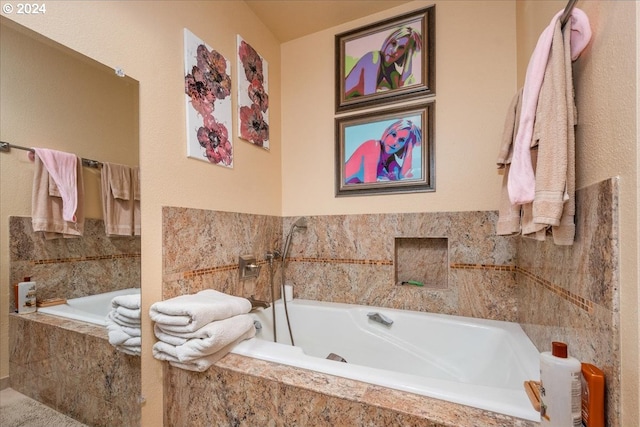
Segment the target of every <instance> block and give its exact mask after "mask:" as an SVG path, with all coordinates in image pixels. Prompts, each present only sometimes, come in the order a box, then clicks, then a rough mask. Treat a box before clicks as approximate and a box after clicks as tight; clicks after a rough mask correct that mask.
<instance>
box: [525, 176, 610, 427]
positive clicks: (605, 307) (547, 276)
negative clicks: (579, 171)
mask: <svg viewBox="0 0 640 427" xmlns="http://www.w3.org/2000/svg"><path fill="white" fill-rule="evenodd" d="M618 185H619V183H618V179H617V178H612V179H610V180H606V181H603V182H600V183H597V184H594V185H591V186H589V187H587V188H584V189H581V190H579V191H578V192H577V194H576V202H577V212H576V225H577V229H576V240H575V243H574V244H573V246H555V245H554V244H553V243H552V242H550V241H545V242H538V241H535V240H530V239H521V240H520V242H519V244H518V250H517V254H518V256H517V265H518V272H519V274H518V279H517V280H518V288H517V289H518V300H519V315H518V322H519V323H520V324H521V325H522V327H523V329H524V330H525V332H526V333H527V335H529V337H530V338H531V340H532V341H533V342H534V344H535V345H536V347H537V348H538V350H540V351H550V350H551V342H552V341H563V342H566V343H567V345H568V346H569V354H570V355H571V356H573V357H575V358H577V359H578V360H581V361H582V362H587V363H591V364H593V365H596V366H597V367H599V368H600V369H602V370H603V371H604V373H605V378H606V398H607V408H606V414H607V425H609V426H617V425H619V420H620V402H619V400H620V331H619V325H620V313H619V293H618V290H619V257H618V245H619V242H618V191H619V187H618Z"/></svg>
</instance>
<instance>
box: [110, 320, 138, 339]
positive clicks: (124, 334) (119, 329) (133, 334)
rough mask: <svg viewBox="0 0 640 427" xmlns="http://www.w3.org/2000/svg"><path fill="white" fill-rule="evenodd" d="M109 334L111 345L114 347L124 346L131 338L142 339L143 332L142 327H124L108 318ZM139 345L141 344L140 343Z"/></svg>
mask: <svg viewBox="0 0 640 427" xmlns="http://www.w3.org/2000/svg"><path fill="white" fill-rule="evenodd" d="M106 323H107V332H108V334H109V343H111V344H112V345H120V344H124V343H125V342H126V341H127V340H129V339H130V338H140V337H141V336H142V330H141V329H140V327H137V328H135V327H129V326H122V325H118V324H117V323H114V322H113V321H112V320H110V319H109V317H108V316H107V322H106ZM138 345H139V343H138Z"/></svg>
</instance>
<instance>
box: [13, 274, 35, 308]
mask: <svg viewBox="0 0 640 427" xmlns="http://www.w3.org/2000/svg"><path fill="white" fill-rule="evenodd" d="M16 311H17V312H18V314H26V313H33V312H35V311H36V282H33V281H32V280H31V278H30V277H25V278H24V281H22V282H20V283H18V284H17V285H16Z"/></svg>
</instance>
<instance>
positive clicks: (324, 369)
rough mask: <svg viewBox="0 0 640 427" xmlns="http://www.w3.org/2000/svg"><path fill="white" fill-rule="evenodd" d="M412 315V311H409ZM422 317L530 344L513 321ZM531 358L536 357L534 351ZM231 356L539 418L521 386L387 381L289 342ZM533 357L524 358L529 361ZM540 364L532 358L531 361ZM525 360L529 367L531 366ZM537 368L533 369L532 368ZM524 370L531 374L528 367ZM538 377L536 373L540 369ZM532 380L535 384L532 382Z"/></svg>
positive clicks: (255, 344) (404, 377) (259, 344)
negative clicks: (500, 330) (491, 329)
mask: <svg viewBox="0 0 640 427" xmlns="http://www.w3.org/2000/svg"><path fill="white" fill-rule="evenodd" d="M288 304H294V305H305V304H306V305H312V306H313V305H319V306H326V305H335V306H338V307H339V308H346V307H350V308H353V307H366V308H367V309H372V310H373V309H379V310H384V311H391V312H393V311H398V312H402V311H411V310H400V309H392V308H385V307H373V306H362V305H357V304H346V303H333V302H325V301H315V300H304V299H294V300H293V301H291V302H288ZM276 305H282V300H278V301H276ZM411 312H415V311H411ZM418 313H420V314H424V315H427V316H433V317H437V318H441V319H442V318H444V319H453V320H456V321H460V322H463V323H472V324H478V323H479V324H481V325H484V326H495V325H498V324H499V325H501V326H503V327H505V328H506V329H507V332H509V334H510V335H511V334H513V335H511V336H513V337H515V339H516V340H517V341H522V340H526V342H525V344H527V345H530V347H532V349H535V346H534V345H533V343H532V342H531V340H530V339H529V338H528V336H527V335H526V333H525V332H524V330H523V329H522V327H521V326H520V325H519V324H518V323H515V322H507V321H502V320H491V319H480V318H471V317H465V316H457V315H446V314H440V313H429V312H418ZM535 351H536V355H537V354H538V353H537V349H536V350H535ZM231 352H232V353H234V354H238V355H241V356H246V357H250V358H255V359H260V360H265V361H267V362H272V363H277V364H281V365H285V366H291V367H294V368H300V369H305V370H310V371H314V372H320V373H322V374H326V375H333V376H337V377H342V378H348V379H351V380H355V381H360V382H363V383H368V384H374V385H378V386H382V387H387V388H391V389H395V390H400V391H404V392H409V393H413V394H417V395H421V396H426V397H431V398H435V399H439V400H444V401H447V402H451V403H455V404H460V405H465V406H471V407H474V408H478V409H483V410H487V411H491V412H494V413H497V414H502V415H507V416H512V417H516V418H520V419H524V420H528V421H534V422H540V414H539V412H537V411H536V410H535V409H534V408H533V406H532V405H531V403H530V401H529V398H528V396H527V394H526V392H525V389H524V384H523V387H522V388H521V389H520V390H518V391H514V390H513V389H504V388H498V387H490V386H482V385H473V384H461V383H456V382H454V381H449V380H443V379H434V378H427V379H425V378H424V377H419V378H420V379H419V380H417V378H418V377H416V376H414V375H410V374H405V373H398V372H393V375H392V376H391V377H390V376H389V372H392V371H386V370H383V369H377V368H369V367H364V366H360V365H355V364H348V363H342V362H336V361H332V360H327V359H323V358H320V357H315V356H309V355H306V354H304V352H303V350H302V349H301V348H299V347H292V346H290V345H288V344H281V343H274V342H272V341H267V340H264V339H261V338H257V337H254V338H251V339H249V340H245V341H243V342H241V343H239V344H238V345H237V346H235V347H234V349H233V350H232V351H231ZM532 357H533V354H532V355H531V356H530V357H529V358H530V359H532ZM537 360H539V359H538V358H537V357H536V361H537ZM532 362H533V359H532V360H529V363H532ZM536 366H537V365H536ZM530 368H531V369H529V371H530V372H532V367H530ZM537 372H538V375H539V371H537ZM531 380H537V377H536V376H535V375H534V378H531Z"/></svg>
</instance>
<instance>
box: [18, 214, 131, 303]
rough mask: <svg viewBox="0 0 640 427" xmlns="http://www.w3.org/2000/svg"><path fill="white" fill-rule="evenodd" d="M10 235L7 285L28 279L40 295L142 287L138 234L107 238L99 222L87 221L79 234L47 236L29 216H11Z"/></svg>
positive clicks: (67, 296) (76, 294) (68, 295)
mask: <svg viewBox="0 0 640 427" xmlns="http://www.w3.org/2000/svg"><path fill="white" fill-rule="evenodd" d="M9 237H10V249H9V251H10V252H9V257H10V270H11V271H10V281H9V283H10V286H13V285H14V284H16V283H18V282H21V281H22V279H23V278H24V277H27V276H28V277H31V280H34V281H35V282H36V286H37V289H36V293H37V297H38V299H48V298H65V299H70V298H78V297H83V296H87V295H95V294H100V293H104V292H109V291H113V290H118V289H127V288H139V287H140V237H139V236H138V237H107V236H106V235H105V233H104V222H103V221H102V220H97V219H87V220H85V232H84V236H82V237H80V238H72V239H53V240H46V239H44V238H43V237H42V236H41V234H40V233H38V234H36V233H34V232H33V229H32V227H31V218H30V217H10V218H9ZM9 295H10V307H14V301H13V299H14V296H13V295H14V294H13V292H10V293H9Z"/></svg>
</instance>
